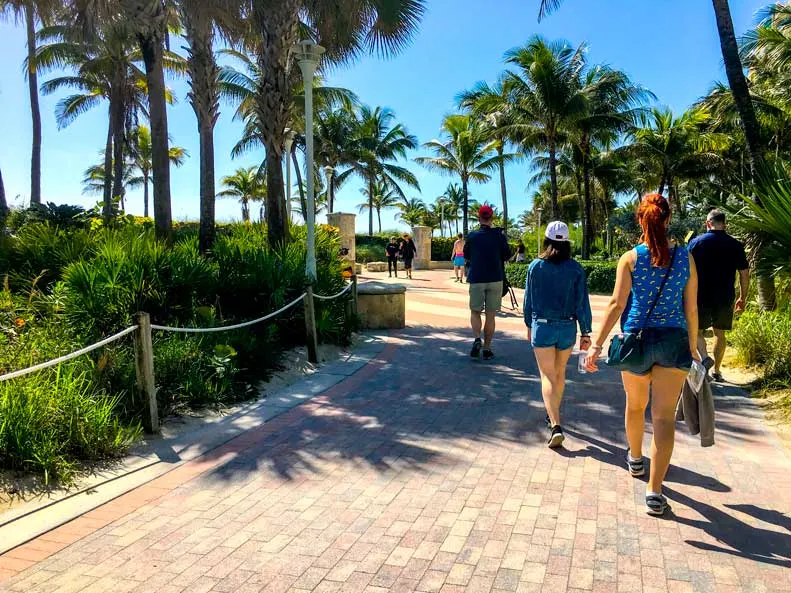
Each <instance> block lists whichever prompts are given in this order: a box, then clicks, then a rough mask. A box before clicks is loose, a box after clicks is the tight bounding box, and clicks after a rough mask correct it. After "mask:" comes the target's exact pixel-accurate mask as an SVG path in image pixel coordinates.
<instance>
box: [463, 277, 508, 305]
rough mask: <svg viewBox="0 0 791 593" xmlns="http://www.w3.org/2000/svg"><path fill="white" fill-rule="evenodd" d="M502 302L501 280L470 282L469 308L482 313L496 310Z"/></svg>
mask: <svg viewBox="0 0 791 593" xmlns="http://www.w3.org/2000/svg"><path fill="white" fill-rule="evenodd" d="M502 303H503V282H502V280H500V281H499V282H476V283H475V284H470V310H471V311H477V312H478V313H482V312H483V311H484V310H486V311H490V312H491V311H494V312H497V311H499V310H500V307H501V306H502Z"/></svg>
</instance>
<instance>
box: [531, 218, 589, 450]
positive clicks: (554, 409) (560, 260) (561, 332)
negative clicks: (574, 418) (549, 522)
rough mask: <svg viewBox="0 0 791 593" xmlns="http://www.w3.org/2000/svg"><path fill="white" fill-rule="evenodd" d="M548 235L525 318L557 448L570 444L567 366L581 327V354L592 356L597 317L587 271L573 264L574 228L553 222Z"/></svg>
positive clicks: (534, 264)
mask: <svg viewBox="0 0 791 593" xmlns="http://www.w3.org/2000/svg"><path fill="white" fill-rule="evenodd" d="M544 235H545V238H544V251H543V253H541V255H540V256H539V257H538V258H537V259H535V260H533V262H532V263H531V264H530V267H529V268H528V269H527V281H526V283H525V303H524V316H525V325H527V339H528V340H529V341H530V343H531V344H532V345H533V353H534V354H535V357H536V362H537V363H538V369H539V372H540V373H541V396H542V397H543V399H544V406H545V407H546V410H547V424H548V427H549V442H548V444H549V446H550V447H551V448H555V447H560V446H561V445H562V444H563V440H564V439H565V436H564V434H563V427H562V425H561V421H560V403H561V401H562V399H563V392H564V391H565V388H566V365H567V364H568V361H569V358H570V357H571V352H572V350H573V347H574V343H575V342H576V341H577V325H579V329H580V334H581V336H580V350H588V348H590V345H591V339H590V334H591V329H592V328H591V325H592V323H593V316H592V313H591V306H590V299H589V298H588V284H587V280H586V278H585V271H584V270H583V269H582V266H581V265H580V264H579V263H578V262H576V261H575V260H573V259H571V241H570V239H569V227H568V226H567V225H566V224H565V223H563V222H560V221H555V222H550V223H549V225H548V226H547V230H546V232H545V234H544Z"/></svg>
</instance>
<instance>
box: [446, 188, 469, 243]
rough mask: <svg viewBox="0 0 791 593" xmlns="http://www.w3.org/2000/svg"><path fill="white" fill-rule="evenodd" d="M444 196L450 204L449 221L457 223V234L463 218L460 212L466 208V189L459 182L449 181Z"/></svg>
mask: <svg viewBox="0 0 791 593" xmlns="http://www.w3.org/2000/svg"><path fill="white" fill-rule="evenodd" d="M442 196H443V198H444V199H445V201H446V202H447V204H448V214H449V215H450V217H449V218H448V223H449V224H450V222H455V223H456V234H458V232H459V220H460V219H461V217H460V215H459V213H460V212H461V211H462V208H464V190H463V189H462V187H461V186H460V185H459V184H458V183H449V184H448V187H447V188H445V193H444V194H442Z"/></svg>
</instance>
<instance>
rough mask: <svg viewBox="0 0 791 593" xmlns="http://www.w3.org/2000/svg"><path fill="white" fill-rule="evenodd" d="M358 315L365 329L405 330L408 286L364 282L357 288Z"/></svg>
mask: <svg viewBox="0 0 791 593" xmlns="http://www.w3.org/2000/svg"><path fill="white" fill-rule="evenodd" d="M357 314H358V315H359V316H360V322H361V324H362V327H363V328H364V329H403V328H404V327H405V326H406V286H403V285H401V284H386V283H384V282H363V283H362V284H360V285H359V286H358V287H357Z"/></svg>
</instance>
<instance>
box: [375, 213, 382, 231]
mask: <svg viewBox="0 0 791 593" xmlns="http://www.w3.org/2000/svg"><path fill="white" fill-rule="evenodd" d="M376 220H378V221H379V234H380V235H381V234H382V211H381V209H379V208H377V209H376Z"/></svg>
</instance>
